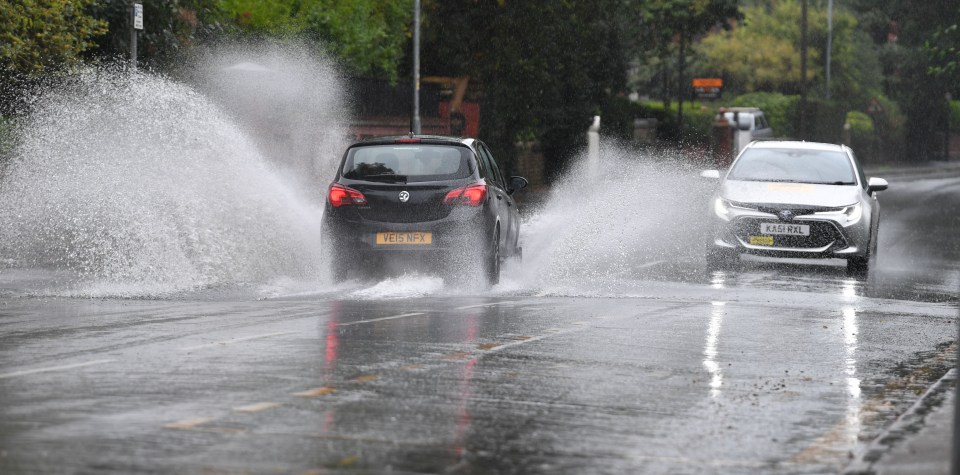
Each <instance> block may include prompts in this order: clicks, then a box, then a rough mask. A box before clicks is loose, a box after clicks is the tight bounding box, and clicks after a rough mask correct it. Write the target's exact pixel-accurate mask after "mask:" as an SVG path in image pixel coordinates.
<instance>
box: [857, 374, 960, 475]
mask: <svg viewBox="0 0 960 475" xmlns="http://www.w3.org/2000/svg"><path fill="white" fill-rule="evenodd" d="M956 393H957V370H956V368H954V369H951V370H950V371H949V372H947V374H946V375H944V376H943V378H941V379H940V380H939V381H937V382H936V383H935V384H934V385H933V386H931V387H930V389H928V390H927V392H925V393H924V394H923V395H922V396H921V397H920V399H919V400H917V402H916V403H915V404H914V405H913V406H912V407H911V408H910V409H909V410H908V411H907V412H905V413H904V414H903V415H901V416H900V417H899V418H898V419H897V420H896V421H895V422H894V423H893V424H891V425H890V427H888V428H887V430H885V431H884V432H883V433H881V434H880V435H879V436H877V438H876V439H874V440H873V441H872V442H871V443H870V445H869V446H868V447H867V449H866V450H864V451H863V453H861V454H860V456H859V457H857V458H855V459H854V460H853V461H852V462H851V463H850V464H849V465H848V466H847V468H846V469H845V470H844V472H843V473H844V474H845V475H868V474H870V475H874V474H875V475H895V474H913V475H946V474H950V473H951V471H950V469H951V462H952V448H953V425H954V414H955V409H956V406H955V404H956ZM957 469H958V470H960V467H957Z"/></svg>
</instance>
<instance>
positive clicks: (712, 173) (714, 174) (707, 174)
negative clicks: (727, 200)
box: [700, 170, 720, 180]
mask: <svg viewBox="0 0 960 475" xmlns="http://www.w3.org/2000/svg"><path fill="white" fill-rule="evenodd" d="M700 176H701V177H703V178H713V179H714V180H717V179H719V178H720V170H704V171H702V172H700Z"/></svg>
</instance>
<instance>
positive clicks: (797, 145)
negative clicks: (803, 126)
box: [747, 140, 847, 152]
mask: <svg viewBox="0 0 960 475" xmlns="http://www.w3.org/2000/svg"><path fill="white" fill-rule="evenodd" d="M747 147H748V148H793V149H799V150H828V151H834V152H843V151H846V149H847V147H846V146H845V145H841V144H833V143H822V142H807V141H804V140H757V141H754V142H751V143H750V144H749V145H747Z"/></svg>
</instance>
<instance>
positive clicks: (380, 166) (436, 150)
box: [323, 135, 527, 285]
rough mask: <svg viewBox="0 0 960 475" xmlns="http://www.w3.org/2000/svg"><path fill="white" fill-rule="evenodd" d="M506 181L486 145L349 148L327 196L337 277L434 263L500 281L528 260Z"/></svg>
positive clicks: (512, 185) (409, 141)
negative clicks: (503, 270) (511, 266)
mask: <svg viewBox="0 0 960 475" xmlns="http://www.w3.org/2000/svg"><path fill="white" fill-rule="evenodd" d="M525 186H527V180H526V179H524V178H522V177H511V178H510V179H509V180H506V179H505V178H504V176H503V174H502V173H501V171H500V168H499V167H498V166H497V163H496V162H495V161H494V159H493V155H491V153H490V150H489V149H488V148H487V146H486V145H484V144H483V143H482V142H480V141H479V140H475V139H470V138H451V137H439V136H426V135H406V136H397V137H380V138H374V139H367V140H364V141H361V142H358V143H355V144H353V145H351V146H350V147H349V148H347V151H346V153H345V154H344V156H343V159H342V160H341V163H340V168H339V169H338V170H337V176H336V178H335V179H334V182H333V183H332V184H331V185H330V188H329V190H328V193H327V205H326V209H325V212H324V216H323V233H324V236H323V239H324V247H325V248H326V250H327V251H328V256H329V258H330V259H331V260H332V262H331V264H332V265H331V267H332V270H333V274H334V277H335V278H338V279H339V278H344V277H347V276H348V275H350V274H351V273H360V274H361V275H369V274H372V273H373V272H375V271H376V270H379V269H380V268H381V267H382V266H383V265H385V264H395V265H400V266H407V265H409V266H411V267H420V266H424V265H427V266H430V267H432V268H433V269H439V270H441V271H442V272H443V273H444V274H445V275H447V276H450V277H454V278H460V279H463V280H475V279H476V278H477V277H480V278H481V279H482V280H483V281H484V282H485V283H486V284H488V285H493V284H496V283H498V282H499V280H500V267H501V264H502V262H503V261H504V260H505V259H507V258H509V257H520V255H521V252H522V251H521V248H520V242H519V237H520V219H519V216H518V212H517V203H516V202H515V201H514V198H513V194H514V192H516V191H517V190H519V189H521V188H523V187H525Z"/></svg>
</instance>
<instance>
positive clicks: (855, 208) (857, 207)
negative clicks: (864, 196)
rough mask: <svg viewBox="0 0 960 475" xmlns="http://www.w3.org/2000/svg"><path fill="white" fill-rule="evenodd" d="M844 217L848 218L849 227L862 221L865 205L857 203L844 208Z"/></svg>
mask: <svg viewBox="0 0 960 475" xmlns="http://www.w3.org/2000/svg"><path fill="white" fill-rule="evenodd" d="M843 215H844V216H846V217H847V226H849V225H851V224H854V223H856V222H857V221H860V218H861V217H863V204H861V203H857V204H853V205H850V206H847V207H846V208H843Z"/></svg>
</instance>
